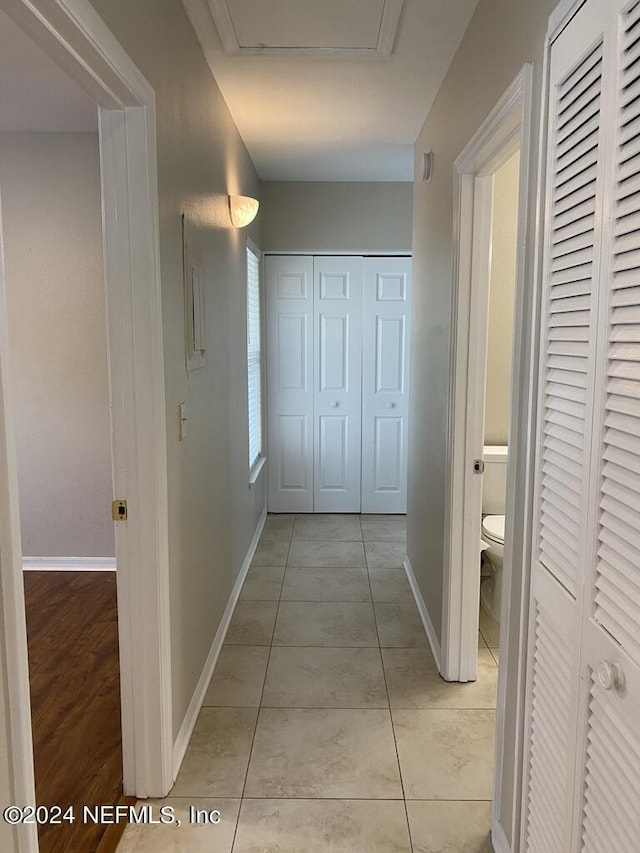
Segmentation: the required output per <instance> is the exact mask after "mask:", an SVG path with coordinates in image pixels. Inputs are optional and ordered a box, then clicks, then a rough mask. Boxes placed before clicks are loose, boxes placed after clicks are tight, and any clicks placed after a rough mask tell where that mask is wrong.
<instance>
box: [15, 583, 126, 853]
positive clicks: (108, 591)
mask: <svg viewBox="0 0 640 853" xmlns="http://www.w3.org/2000/svg"><path fill="white" fill-rule="evenodd" d="M24 587H25V599H26V613H27V635H28V643H29V669H30V682H31V711H32V719H33V737H34V754H35V776H36V797H37V801H38V804H39V805H46V806H51V805H54V804H55V805H60V806H65V807H66V806H69V805H72V806H74V809H75V813H76V817H77V819H76V821H75V823H74V824H73V825H69V824H66V823H65V824H64V825H63V826H42V827H40V829H39V839H40V851H41V853H63V851H65V853H67V851H68V853H96V851H97V850H98V848H99V847H100V846H101V844H102V847H101V849H103V848H104V843H105V840H106V839H105V840H103V836H104V835H105V830H106V827H104V826H92V825H84V824H83V823H82V819H81V816H82V815H81V813H82V806H84V805H88V806H92V805H98V804H107V805H115V804H117V803H118V802H121V801H122V796H121V795H122V737H121V728H120V681H119V679H120V668H119V660H118V621H117V619H118V616H117V604H116V584H115V573H113V572H50V571H47V572H25V575H24ZM127 802H132V801H127ZM116 843H117V842H116ZM114 847H115V845H114Z"/></svg>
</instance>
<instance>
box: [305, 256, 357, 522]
mask: <svg viewBox="0 0 640 853" xmlns="http://www.w3.org/2000/svg"><path fill="white" fill-rule="evenodd" d="M314 279H315V283H314V290H315V350H316V354H317V357H316V367H315V373H314V382H315V394H314V457H315V459H314V510H315V512H360V476H361V453H362V447H361V429H362V258H353V257H344V258H321V257H319V258H315V259H314Z"/></svg>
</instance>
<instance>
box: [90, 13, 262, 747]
mask: <svg viewBox="0 0 640 853" xmlns="http://www.w3.org/2000/svg"><path fill="white" fill-rule="evenodd" d="M92 3H93V5H94V6H95V8H96V10H97V11H98V12H99V14H100V15H101V16H102V17H103V18H104V20H105V21H106V23H107V25H108V26H109V27H110V28H111V30H112V31H113V33H114V34H115V36H116V38H117V39H118V40H119V41H120V43H121V44H122V46H123V47H124V49H125V50H126V51H127V52H128V54H129V56H130V57H131V58H132V59H133V61H134V62H135V63H136V65H137V66H138V68H139V69H140V71H141V72H142V73H143V74H144V76H145V77H146V78H147V80H149V82H150V83H151V85H152V86H153V88H154V89H155V94H156V106H157V133H158V184H159V194H160V251H161V279H162V300H163V322H164V349H165V374H166V399H167V412H166V418H167V437H168V466H169V512H170V516H169V518H170V530H169V537H170V538H169V549H170V553H169V556H170V562H171V645H172V652H171V653H172V666H173V715H174V716H173V729H174V733H177V731H178V730H179V727H180V725H181V723H182V721H183V718H184V715H185V712H186V710H187V707H188V705H189V702H190V700H191V697H192V695H193V691H194V689H195V687H196V684H197V682H198V679H199V677H200V675H201V673H202V669H203V666H204V663H205V661H206V658H207V654H208V652H209V649H210V647H211V643H212V641H213V638H214V636H215V633H216V630H217V628H218V624H219V622H220V618H221V616H222V613H223V611H224V608H225V606H226V604H227V601H228V599H229V595H230V593H231V590H232V588H233V585H234V583H235V580H236V578H237V575H238V572H239V570H240V568H241V566H242V561H243V559H244V557H245V555H246V553H247V550H248V548H249V545H250V543H251V539H252V536H253V534H254V531H255V529H256V526H257V524H258V520H259V518H260V514H261V512H262V510H263V509H264V507H265V505H266V503H265V502H266V494H265V482H264V480H265V475H264V473H263V474H262V476H261V478H260V479H259V480H258V482H257V483H256V485H255V486H254V487H253V488H250V487H249V472H248V426H247V366H246V259H245V238H246V236H247V230H248V232H249V235H250V236H251V237H252V238H253V239H254V240H255V242H256V243H258V244H259V243H260V239H259V222H258V221H256V223H255V225H254V226H251V227H250V228H249V229H244V230H236V229H234V228H232V227H231V225H230V222H229V212H228V204H227V194H228V193H233V194H242V195H252V196H254V197H259V191H260V183H259V180H258V176H257V174H256V172H255V170H254V168H253V165H252V163H251V160H250V158H249V155H248V154H247V151H246V149H245V147H244V145H243V143H242V140H241V139H240V136H239V134H238V131H237V129H236V126H235V125H234V123H233V121H232V119H231V116H230V114H229V111H228V109H227V106H226V104H225V102H224V100H223V98H222V96H221V94H220V91H219V89H218V87H217V86H216V84H215V82H214V80H213V77H212V76H211V72H210V70H209V67H208V66H207V63H206V62H205V59H204V56H203V54H202V50H201V48H200V45H199V43H198V41H197V39H196V36H195V34H194V32H193V29H192V28H191V25H190V23H189V20H188V18H187V16H186V13H185V11H184V8H183V6H182V4H181V3H180V0H161V2H158V0H136V2H135V3H131V2H130V0H92ZM183 211H184V212H186V213H187V214H188V216H189V220H190V226H191V233H192V234H193V235H194V241H195V242H196V244H197V245H198V246H199V249H200V254H201V256H202V260H203V265H204V267H203V268H204V279H205V290H206V297H205V298H206V322H207V330H206V333H207V342H208V354H207V366H206V367H205V368H202V369H200V370H196V371H193V372H191V373H189V374H187V371H186V368H185V346H184V306H183V286H182V278H183V275H182V239H181V220H180V217H181V214H182V213H183ZM182 401H184V402H185V403H186V406H187V416H188V422H187V437H186V439H185V440H184V441H183V442H179V441H178V406H179V404H180V402H182Z"/></svg>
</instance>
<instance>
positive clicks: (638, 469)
mask: <svg viewBox="0 0 640 853" xmlns="http://www.w3.org/2000/svg"><path fill="white" fill-rule="evenodd" d="M639 16H640V5H638V4H634V5H633V7H632V8H631V9H629V10H628V11H627V12H626V15H625V16H623V19H622V21H623V27H622V30H623V38H622V52H621V55H620V69H619V79H618V87H619V91H620V102H619V113H618V121H617V141H616V145H615V148H614V155H615V169H616V178H617V180H616V182H615V193H614V197H613V211H612V212H613V217H612V218H613V229H612V230H613V233H612V247H611V259H610V268H611V274H610V276H608V277H607V286H608V290H609V296H608V304H609V314H608V323H607V349H606V358H607V365H606V385H605V398H604V401H603V405H604V421H605V429H604V433H603V439H602V440H603V448H602V459H603V465H602V483H601V493H602V498H601V500H600V518H599V535H598V539H599V543H598V557H597V563H596V568H595V590H596V592H595V596H594V602H593V608H594V617H595V619H596V621H597V622H598V623H599V624H601V625H602V626H603V627H605V628H606V630H607V631H608V632H609V633H610V634H612V635H613V637H614V638H615V639H616V640H617V641H618V642H619V643H621V645H623V646H624V647H625V648H627V649H628V651H629V653H630V654H631V656H632V657H633V658H634V660H635V662H636V663H637V664H638V665H640V638H639V637H638V628H637V626H638V625H640V193H633V194H631V193H629V190H628V187H626V186H625V180H626V177H627V176H628V175H630V174H634V175H638V174H640V102H638V101H637V100H636V98H637V96H638V95H640V39H638V31H637V27H638V21H639V20H640V17H639ZM621 338H622V339H624V340H625V341H626V343H625V344H621V343H620V340H621ZM634 344H635V345H634ZM604 555H607V556H606V557H605V556H604ZM615 565H618V566H620V565H623V566H624V567H625V571H624V572H623V573H622V574H621V573H620V571H619V570H616V569H614V568H612V566H615Z"/></svg>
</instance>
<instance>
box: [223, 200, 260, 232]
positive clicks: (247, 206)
mask: <svg viewBox="0 0 640 853" xmlns="http://www.w3.org/2000/svg"><path fill="white" fill-rule="evenodd" d="M259 207H260V202H259V201H257V199H255V198H251V197H250V196H248V195H230V196H229V213H230V215H231V223H232V225H233V226H234V227H235V228H244V227H245V225H249V223H250V222H253V220H254V219H255V218H256V214H257V213H258V208H259Z"/></svg>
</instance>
